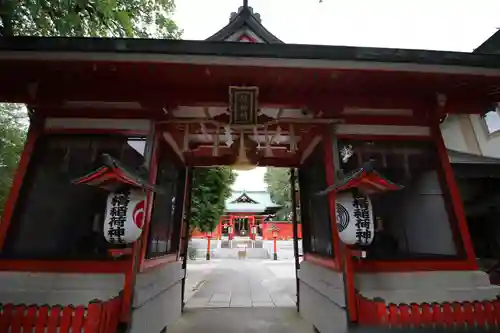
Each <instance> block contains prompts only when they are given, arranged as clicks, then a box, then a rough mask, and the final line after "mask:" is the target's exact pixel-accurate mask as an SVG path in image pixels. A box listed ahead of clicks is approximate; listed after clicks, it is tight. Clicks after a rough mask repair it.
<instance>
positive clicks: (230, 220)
mask: <svg viewBox="0 0 500 333" xmlns="http://www.w3.org/2000/svg"><path fill="white" fill-rule="evenodd" d="M233 224H234V216H233V215H229V230H228V233H227V235H228V238H229V240H232V239H233V233H234V226H233Z"/></svg>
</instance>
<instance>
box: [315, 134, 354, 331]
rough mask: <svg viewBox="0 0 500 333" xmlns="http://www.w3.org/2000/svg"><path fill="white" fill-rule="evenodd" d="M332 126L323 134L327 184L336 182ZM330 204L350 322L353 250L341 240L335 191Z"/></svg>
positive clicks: (352, 297)
mask: <svg viewBox="0 0 500 333" xmlns="http://www.w3.org/2000/svg"><path fill="white" fill-rule="evenodd" d="M333 135H334V132H333V130H332V128H328V130H326V131H325V132H324V134H323V147H324V155H323V156H324V162H325V174H326V186H327V187H328V186H331V185H333V184H335V181H336V177H335V164H336V163H335V161H336V160H337V157H336V156H335V154H336V153H337V149H336V143H335V140H334V138H333ZM328 205H329V208H330V223H331V229H332V243H333V244H332V245H333V248H334V252H335V263H336V267H337V269H338V270H340V271H341V272H342V277H343V280H344V292H345V302H346V310H347V320H348V323H349V324H350V323H353V322H356V321H357V307H356V291H355V285H354V269H353V263H352V254H351V251H350V250H349V249H348V248H347V247H346V246H345V245H344V244H343V243H342V242H341V241H340V236H339V231H338V228H337V211H336V202H335V192H334V191H330V192H329V193H328Z"/></svg>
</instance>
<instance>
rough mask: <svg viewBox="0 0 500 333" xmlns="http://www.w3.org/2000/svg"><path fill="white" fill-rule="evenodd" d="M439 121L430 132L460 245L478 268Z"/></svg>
mask: <svg viewBox="0 0 500 333" xmlns="http://www.w3.org/2000/svg"><path fill="white" fill-rule="evenodd" d="M438 124H439V123H436V125H434V126H431V131H432V132H431V133H432V136H433V139H434V142H435V143H436V146H437V150H438V155H439V160H440V162H441V163H440V165H441V168H442V170H443V172H444V177H445V182H446V184H447V185H448V189H449V194H450V196H451V198H450V199H451V205H452V208H453V212H454V215H455V218H456V220H457V224H458V230H459V232H460V236H461V237H462V245H463V248H464V250H465V254H466V256H467V261H468V262H469V264H470V265H471V266H473V267H474V268H473V269H478V268H479V266H478V264H477V261H476V255H475V253H474V246H473V245H472V239H471V237H470V233H469V228H468V226H467V218H466V215H465V210H464V207H463V204H462V198H461V196H460V191H459V189H458V186H457V183H456V181H455V176H454V173H453V169H452V167H451V164H450V160H449V158H448V153H447V151H446V146H445V144H444V140H443V136H442V135H441V130H440V129H439V125H438Z"/></svg>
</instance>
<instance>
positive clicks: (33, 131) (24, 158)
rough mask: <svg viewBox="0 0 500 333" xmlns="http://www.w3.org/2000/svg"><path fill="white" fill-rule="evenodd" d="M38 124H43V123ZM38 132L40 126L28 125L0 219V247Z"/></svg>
mask: <svg viewBox="0 0 500 333" xmlns="http://www.w3.org/2000/svg"><path fill="white" fill-rule="evenodd" d="M40 126H43V124H42V125H40ZM40 134H41V128H40V127H35V126H33V125H32V126H30V128H29V130H28V135H27V137H26V143H25V144H24V150H23V152H22V154H21V158H20V160H19V166H18V167H17V171H16V174H15V176H14V181H13V183H12V187H11V189H10V193H9V197H8V199H7V202H6V203H5V209H4V212H3V216H2V220H1V221H0V249H1V248H2V247H3V244H4V242H5V238H6V237H7V232H8V230H9V226H10V222H11V219H12V215H13V213H14V208H15V207H16V203H17V199H18V198H19V192H20V191H21V186H22V184H23V179H24V176H25V174H26V171H27V170H28V165H29V163H30V160H31V155H32V154H33V149H34V148H35V144H36V141H37V140H38V138H39V136H40Z"/></svg>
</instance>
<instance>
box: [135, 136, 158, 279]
mask: <svg viewBox="0 0 500 333" xmlns="http://www.w3.org/2000/svg"><path fill="white" fill-rule="evenodd" d="M162 137H163V135H162V132H161V130H160V129H159V128H158V126H156V127H155V134H154V138H153V151H152V154H151V164H150V168H149V182H150V183H151V184H156V176H157V174H158V159H159V157H160V143H161V142H160V141H161V140H162ZM153 201H154V193H152V192H148V195H147V200H146V217H145V219H144V227H143V229H142V235H141V245H140V250H139V258H138V260H139V262H138V265H137V268H138V271H139V272H142V271H143V270H144V269H145V266H144V263H145V261H146V251H147V248H148V240H149V231H150V230H149V229H150V226H151V216H152V213H153ZM152 260H154V259H152ZM158 263H160V262H158Z"/></svg>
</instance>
